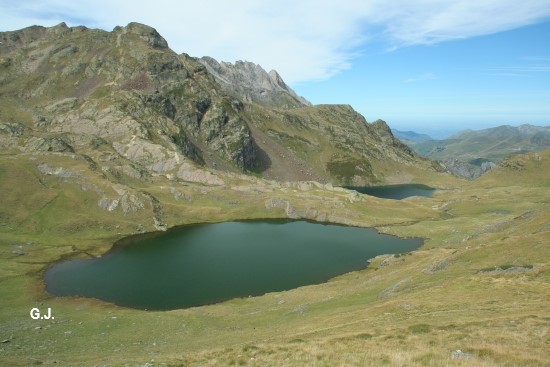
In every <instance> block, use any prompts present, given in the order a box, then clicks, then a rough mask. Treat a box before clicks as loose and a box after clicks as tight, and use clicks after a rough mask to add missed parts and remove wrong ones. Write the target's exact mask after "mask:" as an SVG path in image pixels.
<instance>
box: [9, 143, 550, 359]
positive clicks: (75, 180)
mask: <svg viewBox="0 0 550 367" xmlns="http://www.w3.org/2000/svg"><path fill="white" fill-rule="evenodd" d="M45 154H48V153H45ZM47 158H48V159H47V162H48V164H50V165H52V166H56V165H57V166H62V167H66V168H68V169H70V170H71V172H73V174H68V175H61V176H60V175H57V176H56V175H54V174H42V173H41V172H39V171H37V168H36V167H37V164H38V163H39V162H40V161H41V160H43V159H44V157H41V156H39V155H33V154H28V155H22V154H20V155H8V154H5V155H0V190H1V192H2V193H3V203H2V209H0V300H1V301H0V339H1V340H0V341H1V344H0V360H1V361H2V362H3V364H4V365H6V366H29V365H45V366H49V365H52V366H53V365H56V366H60V365H61V366H318V367H321V366H327V367H328V366H331V367H332V366H487V367H491V366H548V365H550V353H549V352H548V351H549V350H550V334H549V332H550V307H549V301H550V263H549V261H550V247H549V240H550V173H549V172H550V151H548V150H547V151H545V152H542V153H532V154H528V155H523V156H517V157H514V158H511V159H509V160H507V161H505V162H504V167H503V168H501V169H497V170H494V171H493V172H490V173H488V174H487V175H485V176H483V177H481V178H480V179H478V180H476V181H473V182H467V181H463V180H459V179H456V178H453V177H450V176H444V175H441V174H435V173H433V177H430V176H425V175H424V176H423V175H422V172H420V170H419V172H418V174H414V173H412V174H411V173H410V172H409V173H406V175H409V176H407V177H408V178H409V179H410V180H411V181H414V182H418V183H425V184H428V185H430V184H431V185H432V186H435V187H437V188H438V189H439V190H438V191H437V192H436V193H435V194H434V197H433V198H420V197H414V198H409V199H406V200H403V201H392V200H382V199H377V198H372V197H368V196H365V195H354V194H351V193H349V192H347V191H344V190H334V189H330V187H325V186H322V185H313V184H307V185H306V184H302V185H301V184H298V183H288V184H284V183H275V182H270V181H264V180H260V179H256V178H247V177H244V176H239V175H233V176H231V175H229V176H227V177H226V178H225V181H226V183H225V185H223V186H202V185H199V184H191V183H189V184H186V185H183V184H178V183H175V182H171V181H169V180H167V179H165V178H161V177H152V178H151V179H150V181H149V182H146V181H139V182H130V181H128V182H127V183H126V184H127V185H126V186H125V190H127V192H126V193H125V194H123V196H124V195H126V194H127V195H130V194H132V195H135V197H137V198H139V199H140V200H141V202H142V204H143V208H142V209H141V210H136V211H132V210H129V211H128V212H127V213H123V212H122V209H121V208H120V207H118V208H117V209H116V210H113V211H106V210H104V209H102V208H100V207H99V206H98V205H97V201H98V199H99V198H100V197H101V196H105V197H113V198H114V197H117V195H121V194H120V193H118V194H117V191H116V190H117V189H118V190H120V188H117V187H113V185H111V184H110V183H109V181H108V179H107V178H105V177H104V176H102V174H100V173H98V172H96V171H94V170H93V169H91V168H90V167H89V166H88V163H87V162H86V161H83V160H79V159H75V158H74V157H71V156H70V155H66V154H49V156H48V157H47ZM387 169H388V172H390V171H391V170H392V167H388V168H387ZM75 172H76V174H74V173H75ZM392 172H393V171H392ZM393 173H394V174H395V180H396V181H397V180H398V179H399V178H401V180H402V179H403V178H404V175H405V173H400V172H393ZM107 174H108V173H107ZM148 195H149V196H148ZM151 196H152V197H154V198H156V200H157V201H158V203H160V205H157V204H155V202H154V201H153V200H149V201H148V200H147V198H148V197H151ZM121 197H122V196H121ZM127 197H129V196H127ZM275 199H277V200H279V201H278V202H284V203H285V205H286V208H285V205H271V206H270V205H268V203H269V202H277V201H274V200H275ZM121 200H122V199H121ZM289 208H292V210H290V209H289ZM287 216H296V217H305V218H308V219H314V220H315V219H316V220H325V221H332V222H339V223H347V224H352V225H362V226H375V227H376V228H378V230H379V231H381V232H384V233H390V234H395V235H398V236H403V237H423V238H425V243H424V245H423V246H422V247H421V248H420V249H419V250H417V251H414V252H412V253H408V254H400V255H392V256H381V257H377V258H375V259H372V260H371V263H370V265H369V266H368V268H366V269H364V270H361V271H357V272H352V273H348V274H344V275H342V276H339V277H337V278H335V279H332V280H330V281H329V282H327V283H324V284H319V285H311V286H305V287H301V288H298V289H293V290H289V291H285V292H276V293H269V294H265V295H263V296H259V297H251V298H242V299H234V300H231V301H228V302H223V303H220V304H216V305H210V306H203V307H196V308H191V309H185V310H173V311H162V312H157V311H143V310H134V309H129V308H123V307H119V306H116V305H112V304H108V303H105V302H102V301H98V300H94V299H84V298H78V297H72V298H71V297H68V298H56V297H52V296H50V295H48V294H47V293H46V292H45V289H44V284H43V281H42V274H43V272H44V270H45V269H46V268H47V267H48V266H49V264H51V263H52V262H55V261H59V260H61V259H66V258H77V257H89V256H98V255H100V254H102V253H104V252H105V251H107V250H108V249H109V248H110V247H111V246H112V244H113V243H114V242H115V241H116V240H118V239H120V238H123V237H125V236H128V235H131V234H134V233H137V232H140V231H153V230H155V229H154V221H153V219H152V218H160V219H162V221H164V223H165V224H166V225H167V226H168V227H171V226H175V225H181V224H186V223H196V222H217V221H224V220H231V219H247V218H281V217H287ZM33 307H38V308H40V309H41V310H43V311H44V312H45V310H46V309H47V308H51V310H52V314H53V315H54V317H55V319H54V320H33V319H31V317H30V315H29V311H30V309H31V308H33Z"/></svg>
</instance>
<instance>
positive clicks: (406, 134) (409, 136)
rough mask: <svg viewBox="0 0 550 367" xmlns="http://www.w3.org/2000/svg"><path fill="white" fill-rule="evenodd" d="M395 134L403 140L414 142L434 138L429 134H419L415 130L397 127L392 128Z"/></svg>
mask: <svg viewBox="0 0 550 367" xmlns="http://www.w3.org/2000/svg"><path fill="white" fill-rule="evenodd" d="M391 131H392V133H393V135H394V136H395V137H396V138H397V139H399V140H401V141H402V142H414V143H421V142H424V141H429V140H434V139H433V138H432V137H431V136H429V135H427V134H419V133H416V132H414V131H400V130H397V129H391Z"/></svg>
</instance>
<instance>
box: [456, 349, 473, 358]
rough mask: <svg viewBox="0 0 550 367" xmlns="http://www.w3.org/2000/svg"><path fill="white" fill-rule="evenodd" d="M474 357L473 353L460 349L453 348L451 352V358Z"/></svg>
mask: <svg viewBox="0 0 550 367" xmlns="http://www.w3.org/2000/svg"><path fill="white" fill-rule="evenodd" d="M472 357H474V355H473V354H472V353H467V352H463V351H461V350H460V349H457V350H453V351H452V352H451V358H452V359H469V358H472Z"/></svg>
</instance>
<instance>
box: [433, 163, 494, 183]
mask: <svg viewBox="0 0 550 367" xmlns="http://www.w3.org/2000/svg"><path fill="white" fill-rule="evenodd" d="M442 163H443V165H444V166H445V168H447V169H448V170H449V171H450V172H452V173H454V174H455V175H457V176H460V177H464V178H467V179H469V180H475V179H476V178H478V177H480V176H481V175H483V174H484V173H486V172H489V171H490V170H492V169H493V168H496V167H498V166H497V165H496V164H495V163H493V162H491V161H484V162H482V163H481V164H479V165H476V164H472V163H470V162H465V161H462V160H459V159H449V160H445V161H443V162H442Z"/></svg>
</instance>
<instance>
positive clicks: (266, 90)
mask: <svg viewBox="0 0 550 367" xmlns="http://www.w3.org/2000/svg"><path fill="white" fill-rule="evenodd" d="M198 61H199V62H200V63H202V64H203V65H204V66H205V67H206V69H207V70H208V72H209V73H210V74H212V75H213V76H214V78H216V81H217V82H218V83H219V84H220V85H221V86H222V87H224V89H225V90H226V91H228V92H229V93H231V94H233V95H235V96H236V97H238V98H241V99H243V100H244V101H248V102H256V103H261V104H265V105H269V106H273V107H282V108H293V107H303V106H310V105H311V103H310V102H308V101H307V100H306V99H305V98H303V97H300V96H298V95H297V94H296V93H295V92H294V91H293V90H292V89H291V88H290V87H289V86H288V85H286V83H285V82H284V81H283V79H282V78H281V76H280V75H279V74H278V73H277V72H276V71H275V70H271V71H270V72H269V73H267V72H266V71H265V70H264V69H263V68H262V67H261V66H260V65H257V64H254V63H252V62H247V61H237V62H236V63H235V64H231V63H229V62H223V61H222V62H218V61H216V60H215V59H213V58H211V57H202V58H200V59H198Z"/></svg>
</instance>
